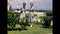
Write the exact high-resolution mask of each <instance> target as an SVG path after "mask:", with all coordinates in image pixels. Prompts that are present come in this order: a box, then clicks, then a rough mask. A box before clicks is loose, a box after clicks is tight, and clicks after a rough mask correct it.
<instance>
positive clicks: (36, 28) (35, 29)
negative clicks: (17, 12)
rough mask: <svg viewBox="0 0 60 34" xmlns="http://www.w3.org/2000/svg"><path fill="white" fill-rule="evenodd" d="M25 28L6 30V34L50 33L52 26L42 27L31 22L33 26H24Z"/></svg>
mask: <svg viewBox="0 0 60 34" xmlns="http://www.w3.org/2000/svg"><path fill="white" fill-rule="evenodd" d="M26 28H27V30H21V31H18V30H17V31H8V34H51V33H52V28H42V26H41V25H36V24H33V27H32V28H31V27H29V26H27V27H26Z"/></svg>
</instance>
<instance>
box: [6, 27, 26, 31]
mask: <svg viewBox="0 0 60 34" xmlns="http://www.w3.org/2000/svg"><path fill="white" fill-rule="evenodd" d="M7 29H8V31H13V30H14V31H17V30H18V31H21V30H27V29H26V28H24V29H22V28H7Z"/></svg>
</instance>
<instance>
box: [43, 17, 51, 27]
mask: <svg viewBox="0 0 60 34" xmlns="http://www.w3.org/2000/svg"><path fill="white" fill-rule="evenodd" d="M42 18H43V21H44V26H45V27H49V26H50V23H51V20H52V17H51V16H44V17H42Z"/></svg>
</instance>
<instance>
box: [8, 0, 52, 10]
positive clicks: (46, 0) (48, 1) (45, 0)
mask: <svg viewBox="0 0 60 34" xmlns="http://www.w3.org/2000/svg"><path fill="white" fill-rule="evenodd" d="M52 1H53V0H9V1H8V3H9V4H11V5H12V8H13V9H14V8H21V7H22V3H23V2H25V3H26V9H30V2H32V3H33V4H34V6H33V7H34V9H35V10H52Z"/></svg>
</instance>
